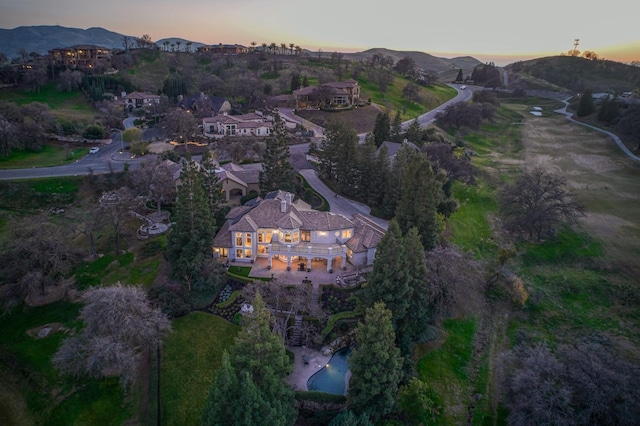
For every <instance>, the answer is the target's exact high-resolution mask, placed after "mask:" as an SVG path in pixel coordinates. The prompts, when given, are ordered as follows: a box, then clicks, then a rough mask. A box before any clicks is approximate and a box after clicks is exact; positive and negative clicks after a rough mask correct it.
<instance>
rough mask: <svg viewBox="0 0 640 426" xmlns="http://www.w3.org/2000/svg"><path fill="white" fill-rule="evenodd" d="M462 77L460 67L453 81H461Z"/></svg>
mask: <svg viewBox="0 0 640 426" xmlns="http://www.w3.org/2000/svg"><path fill="white" fill-rule="evenodd" d="M463 80H464V77H463V76H462V68H461V69H459V70H458V75H457V77H456V80H455V81H463Z"/></svg>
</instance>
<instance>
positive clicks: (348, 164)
mask: <svg viewBox="0 0 640 426" xmlns="http://www.w3.org/2000/svg"><path fill="white" fill-rule="evenodd" d="M357 144H358V135H357V133H356V131H355V130H354V129H353V128H351V127H348V126H347V125H346V124H344V123H340V122H336V121H330V122H329V123H328V124H327V126H326V127H325V138H324V140H323V141H322V142H321V143H320V152H319V154H318V156H319V159H320V166H319V169H320V174H321V175H322V176H323V177H324V178H326V179H329V180H332V181H334V182H337V183H339V184H340V185H344V186H345V188H348V187H349V186H351V185H353V182H348V180H349V179H353V178H354V174H355V173H354V171H353V170H351V169H354V164H355V163H356V161H357V160H356V147H357Z"/></svg>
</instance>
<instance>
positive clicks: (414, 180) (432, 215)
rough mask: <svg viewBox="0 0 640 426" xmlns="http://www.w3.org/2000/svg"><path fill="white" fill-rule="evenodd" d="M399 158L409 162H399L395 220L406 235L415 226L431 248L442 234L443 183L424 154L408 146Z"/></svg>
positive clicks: (428, 247) (425, 245) (426, 246)
mask: <svg viewBox="0 0 640 426" xmlns="http://www.w3.org/2000/svg"><path fill="white" fill-rule="evenodd" d="M400 154H402V155H400ZM398 157H400V158H401V159H402V158H403V157H404V159H405V160H406V161H404V162H398V164H399V166H398V167H399V173H401V175H402V182H401V195H400V200H399V202H398V206H397V208H396V219H397V220H398V224H399V225H400V229H402V232H403V233H405V234H406V233H407V232H408V231H409V229H410V228H412V227H416V228H417V229H418V232H419V233H420V239H421V241H422V245H423V246H424V248H425V249H426V250H431V249H433V248H434V247H435V246H436V243H437V242H438V237H439V226H440V221H439V219H438V205H439V204H440V202H441V201H442V199H443V198H444V197H443V192H442V183H441V182H440V181H439V179H438V178H437V177H436V175H435V173H434V172H433V168H432V167H431V163H430V162H429V159H428V158H427V157H425V156H424V155H423V154H421V153H419V152H415V151H414V150H412V149H410V148H406V147H405V148H403V149H401V150H400V153H399V154H398V156H397V157H396V160H398ZM400 167H401V168H400Z"/></svg>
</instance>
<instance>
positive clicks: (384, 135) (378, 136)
mask: <svg viewBox="0 0 640 426" xmlns="http://www.w3.org/2000/svg"><path fill="white" fill-rule="evenodd" d="M389 139H391V126H390V123H389V114H388V113H387V112H379V113H378V115H377V116H376V122H375V124H374V126H373V141H374V142H375V144H376V146H377V147H380V145H382V143H383V142H385V141H388V140H389Z"/></svg>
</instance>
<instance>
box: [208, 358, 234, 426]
mask: <svg viewBox="0 0 640 426" xmlns="http://www.w3.org/2000/svg"><path fill="white" fill-rule="evenodd" d="M238 390H239V386H238V378H237V377H236V373H235V371H234V369H233V367H231V362H230V361H229V353H228V352H227V351H226V350H225V351H224V352H223V353H222V365H221V366H220V370H218V372H217V373H216V378H215V380H214V382H213V385H211V389H210V390H209V397H208V398H207V403H206V405H205V408H204V410H203V412H202V424H203V425H210V426H214V425H216V426H218V425H220V426H222V425H230V424H231V423H230V420H231V419H233V418H234V416H235V411H236V407H234V406H233V402H234V401H235V400H236V396H237V394H238Z"/></svg>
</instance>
